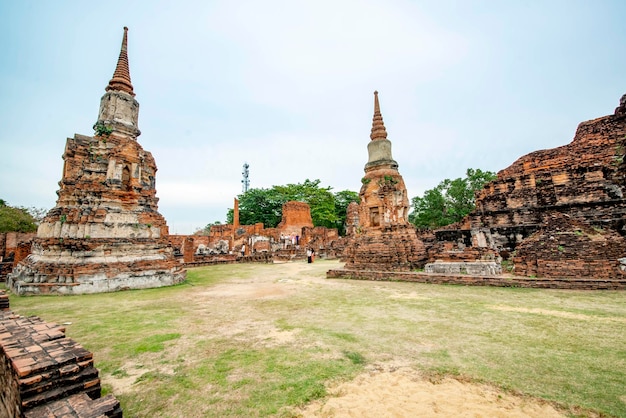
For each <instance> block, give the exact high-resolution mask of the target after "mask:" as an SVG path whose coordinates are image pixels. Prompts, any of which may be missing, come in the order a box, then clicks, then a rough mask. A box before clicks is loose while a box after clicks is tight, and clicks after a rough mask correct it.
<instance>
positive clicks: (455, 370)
mask: <svg viewBox="0 0 626 418" xmlns="http://www.w3.org/2000/svg"><path fill="white" fill-rule="evenodd" d="M338 267H340V263H338V262H336V261H325V260H320V261H319V262H316V263H314V264H307V263H303V262H298V263H286V264H237V265H222V266H212V267H204V268H197V269H192V270H189V272H188V281H187V282H186V283H184V284H182V285H178V286H174V287H170V288H161V289H149V290H141V291H126V292H120V293H113V294H99V295H85V296H64V297H59V296H37V297H17V296H14V295H12V296H11V300H10V303H11V309H12V310H13V311H14V312H16V313H19V314H21V315H37V316H40V317H42V318H43V319H45V320H46V321H50V322H57V323H71V324H70V325H67V335H68V337H70V338H74V339H75V340H77V341H79V342H80V343H81V344H82V345H84V346H85V347H86V348H87V349H89V350H90V351H92V352H93V353H94V358H95V361H96V367H98V368H99V370H100V373H101V378H102V380H103V385H104V388H105V392H110V393H113V394H114V395H115V396H116V397H117V398H118V399H119V400H120V401H121V402H122V407H123V409H124V416H126V417H204V416H216V417H224V416H293V415H296V412H294V411H296V410H295V409H294V407H297V406H301V405H304V404H306V403H308V402H310V401H311V400H314V399H319V398H323V397H324V396H326V394H327V392H326V388H327V385H328V384H329V383H332V382H339V381H345V380H349V379H352V378H353V377H355V376H356V375H357V374H359V373H360V372H362V371H363V370H364V368H365V367H366V366H367V365H368V364H369V365H371V364H374V363H385V362H394V363H395V364H402V365H406V366H408V367H411V368H414V369H416V370H419V371H421V372H422V373H425V374H427V375H433V376H442V375H452V376H460V377H462V378H463V379H466V380H471V381H475V382H483V383H489V384H493V385H495V386H497V387H499V388H501V389H502V390H503V391H513V392H516V393H521V394H524V395H526V396H530V397H538V398H542V399H545V400H548V401H552V402H555V403H557V404H559V405H560V406H561V407H563V408H565V410H566V411H569V413H571V414H573V415H582V416H585V415H591V414H593V412H594V411H595V412H598V413H601V414H605V415H607V416H621V417H626V294H625V293H624V292H611V291H584V292H583V291H568V290H537V289H519V288H487V287H464V286H442V285H426V284H415V283H399V282H368V281H350V280H334V279H333V280H329V279H325V272H326V271H327V270H329V269H332V268H338Z"/></svg>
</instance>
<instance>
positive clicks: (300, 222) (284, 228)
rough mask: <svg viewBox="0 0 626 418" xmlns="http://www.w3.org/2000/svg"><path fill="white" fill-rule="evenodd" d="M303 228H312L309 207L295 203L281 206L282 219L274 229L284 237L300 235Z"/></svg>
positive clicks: (302, 203) (301, 203) (291, 202)
mask: <svg viewBox="0 0 626 418" xmlns="http://www.w3.org/2000/svg"><path fill="white" fill-rule="evenodd" d="M304 227H309V228H313V219H312V218H311V208H310V206H309V205H308V204H306V203H304V202H295V201H289V202H286V203H285V204H283V208H282V219H281V221H280V223H279V224H278V225H277V226H276V229H278V230H279V231H280V232H281V233H283V234H285V235H292V234H296V235H301V233H302V228H304Z"/></svg>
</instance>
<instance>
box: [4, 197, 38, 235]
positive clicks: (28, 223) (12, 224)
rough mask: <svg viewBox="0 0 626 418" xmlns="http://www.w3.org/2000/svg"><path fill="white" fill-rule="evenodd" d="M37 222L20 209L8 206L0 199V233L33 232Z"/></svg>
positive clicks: (24, 209) (26, 210) (27, 212)
mask: <svg viewBox="0 0 626 418" xmlns="http://www.w3.org/2000/svg"><path fill="white" fill-rule="evenodd" d="M36 230H37V221H36V220H35V218H33V216H32V215H31V214H30V213H29V210H28V209H26V208H22V207H12V206H9V205H8V204H7V203H6V201H4V200H3V199H0V233H2V232H35V231H36Z"/></svg>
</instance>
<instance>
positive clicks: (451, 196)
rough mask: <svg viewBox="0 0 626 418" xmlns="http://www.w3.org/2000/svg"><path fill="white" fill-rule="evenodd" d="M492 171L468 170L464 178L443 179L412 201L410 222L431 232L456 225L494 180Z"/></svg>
mask: <svg viewBox="0 0 626 418" xmlns="http://www.w3.org/2000/svg"><path fill="white" fill-rule="evenodd" d="M496 177H497V176H496V174H495V173H493V172H491V171H482V170H480V169H476V170H474V169H472V168H468V169H467V171H466V177H465V178H457V179H454V180H449V179H445V180H443V181H442V182H441V183H439V184H438V185H437V186H436V187H435V188H434V189H429V190H426V191H425V192H424V196H423V197H419V196H418V197H414V198H413V199H412V201H411V206H412V207H413V211H412V212H411V213H410V214H409V221H410V222H411V223H412V224H413V225H415V226H416V227H418V228H426V229H434V228H439V227H442V226H445V225H450V224H452V223H455V222H459V221H460V220H461V219H463V217H464V216H466V215H467V214H469V213H470V212H471V211H472V210H474V208H475V206H476V197H475V196H476V192H477V191H479V190H481V189H482V188H483V187H484V186H485V184H486V183H488V182H490V181H492V180H495V179H496Z"/></svg>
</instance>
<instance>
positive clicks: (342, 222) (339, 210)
mask: <svg viewBox="0 0 626 418" xmlns="http://www.w3.org/2000/svg"><path fill="white" fill-rule="evenodd" d="M360 201H361V199H360V197H359V194H358V193H357V192H353V191H351V190H342V191H340V192H337V193H335V213H336V214H337V229H338V230H339V234H340V235H345V233H346V216H347V211H348V205H350V203H352V202H356V203H359V202H360Z"/></svg>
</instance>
